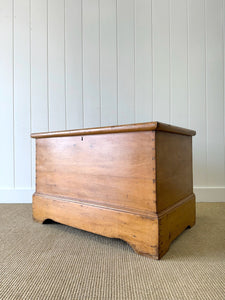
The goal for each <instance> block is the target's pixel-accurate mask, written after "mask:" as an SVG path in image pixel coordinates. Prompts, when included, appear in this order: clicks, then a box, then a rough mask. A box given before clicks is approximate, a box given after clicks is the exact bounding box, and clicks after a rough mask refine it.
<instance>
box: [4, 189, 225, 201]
mask: <svg viewBox="0 0 225 300" xmlns="http://www.w3.org/2000/svg"><path fill="white" fill-rule="evenodd" d="M33 193H34V189H31V188H21V189H13V188H11V189H10V188H8V189H3V188H2V189H1V188H0V203H32V195H33ZM194 193H195V195H196V202H225V187H194Z"/></svg>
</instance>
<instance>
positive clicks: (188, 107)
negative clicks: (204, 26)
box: [186, 0, 191, 128]
mask: <svg viewBox="0 0 225 300" xmlns="http://www.w3.org/2000/svg"><path fill="white" fill-rule="evenodd" d="M186 10H187V114H188V116H187V126H188V128H190V126H191V125H190V111H191V109H190V92H189V2H188V0H186Z"/></svg>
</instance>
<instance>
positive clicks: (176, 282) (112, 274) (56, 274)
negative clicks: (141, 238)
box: [0, 203, 225, 300]
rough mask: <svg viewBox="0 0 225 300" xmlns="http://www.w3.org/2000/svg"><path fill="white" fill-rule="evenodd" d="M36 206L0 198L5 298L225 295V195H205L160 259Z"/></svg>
mask: <svg viewBox="0 0 225 300" xmlns="http://www.w3.org/2000/svg"><path fill="white" fill-rule="evenodd" d="M31 213H32V212H31V205H30V204H1V205H0V299H1V300H8V299H9V300H13V299H19V300H26V299H29V300H36V299H54V300H63V299H71V300H72V299H73V300H77V299H106V300H109V299H159V300H160V299H166V300H168V299H179V300H184V299H188V300H190V299H195V300H197V299H209V300H216V299H220V300H224V299H225V203H199V204H198V205H197V224H196V225H195V226H194V227H193V228H192V229H188V230H186V231H185V232H184V233H183V234H182V235H181V236H180V237H178V238H177V239H176V240H175V241H174V242H173V243H172V245H171V247H170V250H169V252H168V253H167V254H166V255H165V256H164V258H163V259H162V260H160V261H155V260H153V259H151V258H147V257H142V256H139V255H137V254H135V253H134V252H133V251H132V249H131V248H130V247H129V246H128V245H127V244H126V243H125V242H123V241H120V240H114V239H109V238H104V237H101V236H98V235H94V234H91V233H88V232H84V231H81V230H77V229H75V228H70V227H67V226H64V225H60V224H45V225H41V224H38V223H35V222H34V221H33V220H32V216H31Z"/></svg>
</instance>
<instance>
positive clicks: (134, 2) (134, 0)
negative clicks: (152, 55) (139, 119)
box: [132, 0, 136, 123]
mask: <svg viewBox="0 0 225 300" xmlns="http://www.w3.org/2000/svg"><path fill="white" fill-rule="evenodd" d="M132 4H133V7H134V16H133V18H134V123H135V122H136V114H135V111H136V97H135V96H136V95H135V94H136V91H135V90H136V89H135V86H136V32H135V28H136V5H135V4H136V0H133V2H132Z"/></svg>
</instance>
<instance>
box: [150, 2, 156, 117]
mask: <svg viewBox="0 0 225 300" xmlns="http://www.w3.org/2000/svg"><path fill="white" fill-rule="evenodd" d="M153 1H154V0H151V52H152V63H151V65H152V68H151V71H152V121H157V120H155V113H154V109H155V106H154V72H153V70H154V66H153V64H154V52H153V49H154V47H153V5H152V2H153Z"/></svg>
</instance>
